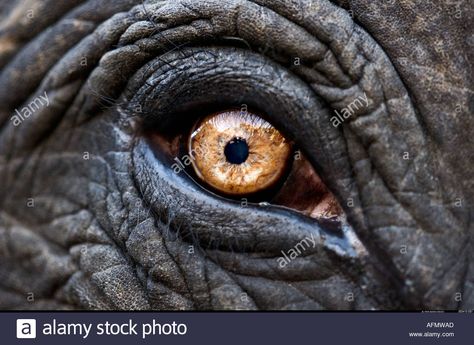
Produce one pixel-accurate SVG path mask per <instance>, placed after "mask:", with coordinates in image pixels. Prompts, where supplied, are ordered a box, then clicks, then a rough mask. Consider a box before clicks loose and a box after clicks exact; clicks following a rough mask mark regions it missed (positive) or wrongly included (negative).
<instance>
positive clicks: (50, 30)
mask: <svg viewBox="0 0 474 345" xmlns="http://www.w3.org/2000/svg"><path fill="white" fill-rule="evenodd" d="M472 23H474V11H473V10H472V6H470V3H469V2H468V1H466V0H459V1H455V2H454V1H453V2H447V1H436V0H432V1H423V2H421V1H414V0H401V1H386V0H384V1H382V0H378V1H373V0H354V1H351V0H341V1H328V0H312V1H310V0H285V1H283V0H173V1H172V0H160V1H158V0H155V1H141V0H140V1H134V0H115V1H101V0H95V1H94V0H68V1H53V0H43V1H39V0H25V1H15V0H3V1H2V2H1V4H0V181H1V183H0V309H102V310H117V309H123V310H132V309H133V310H148V309H154V310H176V309H179V310H187V309H201V310H203V309H204V310H209V309H217V310H220V309H231V310H236V309H239V310H242V309H245V310H247V309H250V310H254V309H265V310H280V309H291V310H302V309H313V310H320V309H337V310H373V309H375V310H394V309H416V310H439V309H441V310H472V309H473V308H474V265H473V260H474V258H473V255H474V254H473V253H474V251H473V243H472V237H473V233H474V227H473V221H472V219H473V208H472V205H473V202H474V179H473V176H472V175H473V169H472V167H473V160H474V139H473V137H474V135H473V134H474V122H473V121H472V120H473V117H472V115H473V109H474V100H473V77H474V73H473V68H472V61H474V56H473V54H474V30H473V27H472V25H473V24H472ZM40 95H43V96H45V95H46V96H47V100H48V101H47V102H46V101H44V103H43V104H42V103H38V102H39V101H38V99H41V98H39V97H40ZM359 97H360V99H367V106H363V107H360V108H358V109H357V110H356V111H355V112H354V113H353V114H352V115H351V116H350V117H348V118H347V119H345V121H344V122H343V123H342V124H341V125H340V126H337V127H335V126H333V123H332V122H331V121H330V118H331V117H332V116H334V114H335V111H339V112H340V111H342V109H344V108H346V107H347V106H348V105H350V104H351V102H353V101H354V100H355V99H358V98H359ZM46 103H47V104H46ZM219 104H232V105H236V106H240V105H242V104H245V105H248V106H249V107H254V108H258V109H260V110H262V112H265V113H266V114H267V116H268V120H269V121H270V122H271V123H272V124H273V125H274V126H276V127H278V128H279V129H281V131H282V132H283V133H284V134H285V135H286V136H287V137H289V138H290V139H291V140H294V142H295V143H296V144H297V145H298V147H299V148H301V150H302V151H303V152H304V154H305V156H306V157H307V159H308V160H309V161H310V162H311V164H312V165H313V167H314V168H315V169H316V171H317V172H318V174H319V175H320V176H321V178H322V180H323V181H324V182H325V183H326V185H327V186H328V188H329V189H330V190H331V191H332V193H333V194H334V195H335V196H336V197H337V199H338V201H339V203H340V205H341V207H342V208H343V210H344V212H345V215H346V216H347V219H348V221H349V223H350V225H351V226H350V227H349V228H347V229H345V230H344V231H334V230H332V229H330V228H328V226H327V225H325V224H323V223H321V222H317V221H314V220H312V219H308V218H307V217H304V216H302V215H300V214H298V213H297V212H293V211H291V210H288V209H284V208H281V207H277V206H272V205H258V204H252V203H249V204H242V203H240V202H239V201H238V200H237V201H232V200H228V199H225V198H222V197H220V196H218V195H215V194H213V193H209V192H208V191H206V190H204V189H203V188H202V187H200V186H199V185H198V184H196V183H195V182H194V181H192V180H190V179H189V178H187V177H186V175H185V174H176V173H175V172H173V170H172V168H171V167H170V163H169V162H168V161H166V159H163V157H161V156H160V155H159V154H157V153H156V150H154V148H153V145H151V144H150V142H149V140H148V139H147V135H146V133H147V131H148V132H149V131H150V130H151V129H153V130H155V129H156V130H157V131H162V132H165V133H166V132H169V131H177V130H179V129H180V128H181V125H182V124H184V123H187V122H190V121H192V120H193V119H194V118H195V117H196V114H197V112H198V111H197V109H204V107H205V106H216V105H219ZM25 107H27V108H28V109H29V110H30V112H31V115H30V116H23V119H21V121H20V122H19V123H18V122H15V121H14V120H15V119H14V118H13V117H14V116H15V115H16V114H17V113H18V112H19V113H20V114H21V113H23V114H26V111H25V110H24V108H25ZM17 111H18V112H17ZM17 120H18V118H17ZM18 121H19V120H18ZM305 238H311V246H308V248H307V249H306V250H305V251H304V252H303V254H302V255H300V256H298V257H297V258H295V259H294V260H292V261H291V263H289V264H288V265H287V266H286V267H284V268H282V267H280V266H279V261H278V258H280V257H281V256H282V252H287V251H288V250H290V249H291V248H293V247H294V246H295V245H296V244H298V243H301V241H302V240H304V239H305ZM308 243H309V242H308Z"/></svg>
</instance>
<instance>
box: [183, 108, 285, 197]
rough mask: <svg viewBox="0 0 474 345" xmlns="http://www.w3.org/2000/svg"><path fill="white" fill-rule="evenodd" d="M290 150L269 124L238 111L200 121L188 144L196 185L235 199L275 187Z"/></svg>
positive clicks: (221, 113)
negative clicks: (199, 183) (196, 178)
mask: <svg viewBox="0 0 474 345" xmlns="http://www.w3.org/2000/svg"><path fill="white" fill-rule="evenodd" d="M291 147H292V145H291V143H290V142H289V141H288V140H287V139H286V138H285V137H284V136H283V135H282V134H281V133H280V132H279V131H278V130H277V129H276V128H275V127H273V126H272V125H271V124H270V123H268V122H267V121H265V120H264V119H262V118H261V117H259V116H257V115H255V114H252V113H249V112H240V111H239V110H230V111H224V112H218V113H216V114H212V115H210V116H208V117H206V118H204V119H203V120H202V121H199V122H198V123H197V124H196V126H195V127H194V128H193V131H192V134H191V135H190V137H189V140H188V148H189V153H190V155H191V156H192V157H193V159H192V166H193V168H194V172H195V173H196V175H197V177H198V178H199V179H200V181H202V182H204V183H205V184H207V185H209V186H210V187H211V188H213V189H215V190H216V191H218V192H221V193H223V194H229V195H239V196H243V195H249V194H254V193H258V192H261V191H264V190H266V189H268V188H271V187H272V186H274V185H275V184H277V183H278V181H280V180H281V179H282V177H283V176H284V175H285V172H286V171H287V170H288V169H287V168H288V165H289V163H290V157H291Z"/></svg>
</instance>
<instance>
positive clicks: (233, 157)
mask: <svg viewBox="0 0 474 345" xmlns="http://www.w3.org/2000/svg"><path fill="white" fill-rule="evenodd" d="M224 154H225V157H226V158H227V161H228V162H229V163H232V164H242V163H243V162H245V161H246V160H247V157H248V156H249V146H248V145H247V142H246V141H245V139H242V138H234V139H232V140H231V141H229V142H228V143H227V145H226V146H225V149H224Z"/></svg>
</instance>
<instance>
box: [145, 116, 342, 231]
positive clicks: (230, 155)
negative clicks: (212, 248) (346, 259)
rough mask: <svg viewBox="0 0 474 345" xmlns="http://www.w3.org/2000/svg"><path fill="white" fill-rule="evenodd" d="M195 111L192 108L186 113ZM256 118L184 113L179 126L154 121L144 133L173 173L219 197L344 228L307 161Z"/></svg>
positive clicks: (333, 200) (332, 198) (333, 201)
mask: <svg viewBox="0 0 474 345" xmlns="http://www.w3.org/2000/svg"><path fill="white" fill-rule="evenodd" d="M224 109H225V108H224ZM194 112H195V111H192V110H191V109H188V111H187V112H186V114H187V115H189V114H190V113H194ZM258 114H260V113H258V112H253V111H250V110H245V111H244V110H240V109H235V108H227V109H225V110H220V111H216V110H213V111H208V112H205V113H200V114H199V116H198V119H197V120H196V118H195V117H193V118H194V120H191V121H189V122H188V121H186V120H185V118H188V119H189V118H190V117H191V116H186V115H185V114H182V115H183V117H181V116H177V118H182V120H177V121H178V122H179V125H178V124H177V123H176V122H174V121H172V122H171V123H170V125H169V126H166V125H165V126H164V128H162V129H161V130H159V129H156V127H155V126H154V125H153V122H151V123H149V124H148V125H147V126H146V127H148V130H147V131H146V133H147V137H148V139H149V141H150V144H151V147H152V148H154V152H155V153H156V154H157V155H158V157H159V158H160V160H165V161H168V162H169V163H168V164H169V166H170V168H171V170H172V171H173V172H174V173H176V174H178V175H180V176H182V177H183V178H190V179H191V180H193V181H194V182H195V183H196V184H197V185H198V186H200V187H202V188H203V189H204V190H206V191H208V192H212V193H213V194H214V195H216V196H221V197H223V198H226V199H228V200H229V201H230V200H232V201H238V202H240V203H242V202H245V203H246V202H249V203H257V204H267V203H268V204H270V205H275V206H282V207H285V208H288V209H292V210H295V211H298V212H300V213H303V214H304V215H306V216H309V217H311V218H315V219H320V220H321V219H322V220H330V221H336V222H337V223H340V222H341V221H342V219H343V215H344V214H343V211H342V208H341V207H340V206H339V203H338V202H337V200H336V198H335V196H334V195H333V194H332V193H331V192H330V190H329V189H328V188H327V187H326V185H325V183H324V182H323V181H322V179H321V178H320V176H319V175H318V173H317V172H316V171H315V169H314V168H313V166H312V164H311V163H310V162H309V160H307V159H306V157H305V155H304V154H303V153H302V152H301V151H300V150H299V149H298V148H297V147H295V144H294V142H293V140H291V139H289V138H287V137H286V136H285V135H284V134H283V133H282V132H281V131H279V130H278V129H277V128H276V127H275V126H273V125H272V124H271V123H270V122H269V121H267V120H266V119H264V117H262V116H260V115H258ZM265 118H267V117H266V116H265ZM160 124H161V126H163V124H164V123H163V122H160ZM172 128H174V130H175V131H172V130H171V129H172ZM186 128H187V129H186Z"/></svg>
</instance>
